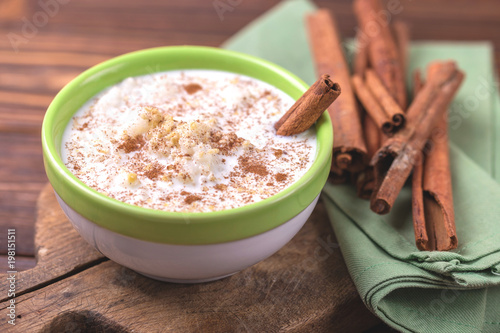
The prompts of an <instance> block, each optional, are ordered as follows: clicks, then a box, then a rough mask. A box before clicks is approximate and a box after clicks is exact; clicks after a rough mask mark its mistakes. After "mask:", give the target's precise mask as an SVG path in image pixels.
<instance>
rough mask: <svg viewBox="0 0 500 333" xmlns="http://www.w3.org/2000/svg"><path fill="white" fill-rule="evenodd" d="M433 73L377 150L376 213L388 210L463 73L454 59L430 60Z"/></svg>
mask: <svg viewBox="0 0 500 333" xmlns="http://www.w3.org/2000/svg"><path fill="white" fill-rule="evenodd" d="M431 66H435V68H436V69H435V71H434V73H435V74H434V75H432V76H431V77H429V79H428V80H427V82H426V83H425V85H424V86H423V88H422V90H421V91H420V92H419V93H418V94H417V96H416V98H415V99H414V101H413V102H412V104H411V105H410V107H409V109H408V114H407V115H408V117H407V119H408V126H406V128H404V129H403V130H401V131H400V132H398V133H396V134H395V135H394V137H392V138H390V139H388V140H387V141H386V142H385V143H384V145H383V146H382V147H381V148H380V149H379V150H378V151H377V153H376V154H375V156H374V157H373V159H372V161H371V164H372V165H373V166H374V171H375V181H376V187H375V190H374V192H373V195H372V198H371V203H370V207H371V209H372V210H373V211H374V212H376V213H378V214H386V213H388V212H389V211H390V210H391V208H392V205H393V204H394V201H395V200H396V197H397V196H398V194H399V192H400V191H401V188H402V187H403V185H404V183H405V181H406V179H407V178H408V176H409V175H410V172H411V170H412V168H413V165H414V164H415V163H416V162H417V161H418V159H419V158H421V151H422V149H423V147H424V145H425V142H426V141H427V139H428V137H429V135H430V134H431V131H432V129H434V128H435V127H436V125H437V122H438V121H439V119H440V117H442V116H443V115H444V112H446V109H447V108H448V105H449V104H450V102H451V100H452V99H453V96H454V95H455V93H456V91H457V90H458V88H459V86H460V84H461V83H462V80H463V77H464V74H463V73H462V72H461V71H459V70H458V69H457V67H456V64H455V63H454V62H445V63H434V64H432V65H431Z"/></svg>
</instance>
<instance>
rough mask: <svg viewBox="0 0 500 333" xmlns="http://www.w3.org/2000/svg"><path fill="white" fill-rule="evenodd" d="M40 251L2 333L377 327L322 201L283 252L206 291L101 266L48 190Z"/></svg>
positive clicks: (41, 208)
mask: <svg viewBox="0 0 500 333" xmlns="http://www.w3.org/2000/svg"><path fill="white" fill-rule="evenodd" d="M35 247H36V253H37V260H38V261H37V265H36V267H34V268H33V269H31V270H27V271H23V272H18V273H17V276H16V280H17V286H16V298H15V304H16V315H17V318H16V321H15V323H16V325H15V326H12V325H10V324H8V323H7V320H5V318H4V319H3V320H2V321H1V323H0V331H1V332H10V331H12V332H73V333H76V332H148V333H149V332H362V331H364V330H366V329H368V328H370V327H372V326H374V325H376V324H378V323H379V322H380V321H379V320H378V319H377V318H376V317H374V316H373V315H372V314H371V313H370V312H369V311H368V310H367V309H366V308H365V306H364V305H363V303H362V302H361V299H360V298H359V296H358V294H357V292H356V290H355V288H354V285H353V283H352V281H351V279H350V277H349V274H348V272H347V268H346V266H345V264H344V262H343V259H342V255H341V253H340V249H339V248H338V245H337V244H336V240H335V237H334V235H333V234H332V231H331V228H330V225H329V223H328V217H327V215H326V212H325V209H324V207H323V204H322V202H321V201H320V202H319V204H318V206H317V207H316V209H315V210H314V212H313V214H312V216H311V217H310V218H309V220H308V221H307V223H306V224H305V226H304V227H303V228H302V229H301V230H300V232H299V233H298V234H297V235H296V236H295V237H294V239H293V240H292V241H290V242H289V243H288V244H287V245H286V246H285V247H284V248H282V249H281V250H280V251H279V252H277V253H276V254H274V255H273V256H271V257H270V258H268V259H266V260H264V261H262V262H261V263H259V264H257V265H255V266H253V267H250V268H247V269H245V270H243V271H241V272H239V273H237V274H235V275H233V276H231V277H228V278H225V279H222V280H219V281H215V282H209V283H202V284H192V285H189V284H171V283H165V282H159V281H155V280H152V279H149V278H146V277H144V276H142V275H140V274H137V273H135V272H133V271H132V270H129V269H127V268H125V267H123V266H120V265H118V264H116V263H114V262H112V261H110V260H108V259H107V258H105V257H103V256H102V255H101V254H100V253H98V252H96V251H94V250H93V249H92V248H91V247H90V246H89V245H87V243H86V242H85V241H84V240H83V238H81V237H80V236H79V235H78V233H77V232H76V231H75V230H74V229H73V227H72V226H71V224H70V222H69V221H68V220H67V218H66V216H65V215H64V213H63V212H62V210H61V209H60V208H59V205H58V203H57V201H56V198H55V196H54V194H53V191H52V187H51V186H50V185H47V186H46V187H45V188H44V190H43V191H42V193H41V194H40V197H39V199H38V219H37V222H36V235H35ZM0 279H1V280H2V281H6V280H5V279H6V275H5V274H0ZM1 288H2V290H1V291H0V295H1V296H0V297H1V298H2V299H1V300H0V301H1V308H2V311H6V307H7V306H8V305H9V303H8V302H9V299H8V298H7V289H8V287H7V284H5V283H2V284H1Z"/></svg>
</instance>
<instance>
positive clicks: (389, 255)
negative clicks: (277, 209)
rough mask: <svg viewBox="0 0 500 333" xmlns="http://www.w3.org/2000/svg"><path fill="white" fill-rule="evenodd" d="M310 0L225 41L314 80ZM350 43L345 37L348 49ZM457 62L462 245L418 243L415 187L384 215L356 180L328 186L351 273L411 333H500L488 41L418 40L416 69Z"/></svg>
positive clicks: (367, 298)
mask: <svg viewBox="0 0 500 333" xmlns="http://www.w3.org/2000/svg"><path fill="white" fill-rule="evenodd" d="M314 9H315V6H314V5H313V4H312V3H310V2H308V1H305V0H291V1H285V2H282V3H281V4H279V5H278V6H277V7H275V8H274V9H272V10H271V11H270V12H268V13H266V14H265V15H264V16H262V17H261V18H259V19H257V20H256V21H255V22H253V23H252V24H250V25H249V26H248V27H246V28H245V29H243V30H242V31H241V32H240V33H238V34H236V35H235V36H234V37H233V38H232V39H230V40H229V41H228V42H227V43H226V44H225V45H224V46H225V47H226V48H229V49H233V50H237V51H241V52H245V53H249V54H254V55H256V56H259V57H262V58H265V59H268V60H270V61H273V62H275V63H277V64H280V65H281V66H283V67H285V68H287V69H289V70H290V71H292V72H294V73H295V74H297V75H298V76H300V77H301V78H302V79H303V80H304V81H306V82H307V83H309V84H311V83H313V82H314V80H315V73H314V67H313V62H312V59H311V54H310V51H309V45H308V41H307V37H306V30H305V26H304V15H305V14H306V13H307V12H309V11H312V10H314ZM351 45H352V41H346V43H345V46H346V51H347V54H348V56H350V52H349V50H350V49H351V47H350V46H351ZM435 59H455V60H456V61H457V62H458V65H459V67H460V68H462V69H463V70H464V71H465V72H466V75H467V77H466V81H465V82H464V84H463V86H462V88H461V89H460V92H459V93H458V95H457V97H456V98H455V100H454V102H453V105H452V107H451V113H450V118H449V119H450V123H449V128H450V129H449V132H450V138H451V141H452V142H453V143H452V144H451V148H450V149H451V151H450V154H451V165H452V170H451V172H452V180H453V196H454V203H455V217H456V227H457V235H458V239H459V247H458V248H457V249H456V250H454V251H450V252H422V251H418V250H417V248H416V246H415V241H414V234H413V224H412V217H411V189H410V188H409V187H405V188H404V189H403V191H402V192H401V194H400V196H399V198H398V200H397V201H396V204H395V206H394V208H393V210H392V212H391V213H390V214H388V215H386V216H378V215H376V214H374V213H372V212H371V211H370V209H369V203H368V202H367V201H365V200H361V199H358V198H357V197H356V194H355V191H354V189H353V188H352V187H351V186H347V185H345V186H344V185H342V186H332V185H329V184H327V185H326V186H325V188H324V191H323V195H322V198H323V201H324V203H325V205H326V207H327V210H328V213H329V216H330V220H331V224H332V227H333V229H334V231H335V234H336V236H337V239H338V242H339V244H340V247H341V250H342V254H343V256H344V258H345V261H346V264H347V267H348V269H349V272H350V274H351V277H352V279H353V281H354V283H355V285H356V288H357V289H358V291H359V293H360V295H361V298H362V299H363V301H364V302H365V304H366V306H367V307H368V308H369V309H370V310H371V311H373V312H374V313H375V314H376V315H377V316H379V317H380V318H381V319H382V320H383V321H385V322H386V323H387V324H389V325H390V326H392V327H394V328H396V329H398V330H400V331H404V332H500V221H499V220H500V205H499V203H500V185H499V184H498V181H500V154H499V151H498V149H499V148H500V134H497V133H499V131H500V114H499V112H500V98H499V96H498V93H497V91H498V85H496V84H495V81H494V73H495V71H494V68H493V60H492V47H491V45H490V44H489V43H486V42H483V43H477V42H475V43H467V42H463V43H452V42H439V43H430V42H429V43H427V42H420V43H414V44H412V47H411V52H410V68H409V70H410V71H412V70H413V69H414V68H417V67H418V68H425V66H426V65H427V63H428V62H429V61H431V60H435Z"/></svg>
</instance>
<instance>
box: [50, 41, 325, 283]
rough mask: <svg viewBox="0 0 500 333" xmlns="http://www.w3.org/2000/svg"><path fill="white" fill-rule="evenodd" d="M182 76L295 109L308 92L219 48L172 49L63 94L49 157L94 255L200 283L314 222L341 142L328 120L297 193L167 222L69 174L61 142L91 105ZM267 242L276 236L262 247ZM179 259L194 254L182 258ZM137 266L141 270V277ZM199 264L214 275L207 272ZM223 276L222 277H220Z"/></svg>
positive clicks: (63, 198) (266, 65)
mask: <svg viewBox="0 0 500 333" xmlns="http://www.w3.org/2000/svg"><path fill="white" fill-rule="evenodd" d="M180 69H211V70H221V71H226V72H232V73H238V74H242V75H246V76H250V77H254V78H256V79H259V80H261V81H264V82H267V83H269V84H271V85H273V86H275V87H277V88H278V89H280V90H282V91H284V92H285V93H287V94H288V95H290V96H291V97H292V98H294V99H298V98H299V97H300V96H301V95H302V94H303V92H304V91H305V90H306V89H307V88H308V87H307V85H306V84H305V83H304V82H302V81H301V80H300V79H299V78H297V77H296V76H295V75H293V74H291V73H290V72H288V71H286V70H284V69H282V68H281V67H279V66H277V65H275V64H273V63H270V62H267V61H265V60H262V59H259V58H256V57H252V56H249V55H246V54H242V53H238V52H234V51H228V50H223V49H218V48H210V47H198V46H173V47H162V48H154V49H147V50H142V51H137V52H133V53H129V54H125V55H122V56H119V57H117V58H113V59H111V60H108V61H106V62H104V63H101V64H99V65H97V66H95V67H92V68H91V69H89V70H87V71H85V72H84V73H82V74H81V75H79V76H78V77H77V78H76V79H74V80H73V81H72V82H70V83H69V84H68V85H67V86H66V87H64V88H63V89H62V90H61V91H60V92H59V94H58V95H57V96H56V97H55V99H54V100H53V102H52V103H51V105H50V106H49V108H48V110H47V113H46V115H45V118H44V122H43V126H42V145H43V156H44V164H45V170H46V172H47V176H48V178H49V181H50V183H51V184H52V186H53V188H54V190H55V192H56V194H57V197H58V200H59V203H60V204H61V207H62V208H63V210H64V211H65V213H66V214H67V215H68V217H69V219H70V221H71V222H72V223H73V225H74V226H75V228H76V229H77V230H78V231H79V232H80V234H81V235H82V236H83V237H84V238H85V239H86V240H87V241H89V242H90V243H91V244H92V245H93V246H94V247H95V248H96V249H98V250H99V251H101V252H102V253H103V254H104V255H106V256H108V257H109V258H110V259H112V260H114V261H117V262H118V263H121V264H123V265H125V266H127V267H129V268H132V269H135V270H136V271H139V272H141V273H143V274H146V275H150V276H153V277H156V278H160V279H167V280H179V281H187V280H189V281H200V280H207V279H213V278H218V277H221V276H225V275H227V274H231V273H234V272H236V271H238V270H240V269H242V268H244V267H247V266H249V265H252V264H254V263H256V262H258V261H260V260H262V259H263V258H265V257H267V256H269V255H271V254H272V253H274V252H275V251H277V250H278V249H279V248H281V247H282V246H283V245H284V244H285V243H286V242H288V241H289V240H290V239H291V238H292V237H293V235H295V233H296V232H297V231H298V230H299V229H300V227H301V226H302V225H303V223H305V221H306V220H307V218H308V217H309V215H310V213H311V212H312V208H313V207H314V205H315V201H316V200H317V197H318V195H319V193H320V191H321V189H322V188H323V185H324V184H325V181H326V179H327V177H328V172H329V170H330V160H331V151H332V144H333V132H332V126H331V122H330V119H329V117H328V115H327V113H324V114H323V116H322V117H321V118H320V119H319V120H318V121H317V123H316V132H317V152H316V156H315V160H314V162H313V164H312V166H311V168H310V169H309V170H308V171H307V172H306V174H305V175H304V176H303V177H301V178H300V179H299V180H298V181H297V182H296V183H294V184H293V185H292V186H290V187H288V188H287V189H285V190H284V191H282V192H280V193H278V194H277V195H274V196H272V197H270V198H268V199H265V200H262V201H260V202H257V203H253V204H250V205H247V206H244V207H240V208H235V209H230V210H224V211H217V212H210V213H177V212H165V211H159V210H152V209H147V208H141V207H137V206H133V205H129V204H126V203H123V202H120V201H117V200H115V199H111V198H109V197H107V196H105V195H104V194H101V193H98V192H97V191H95V190H93V189H91V188H90V187H88V186H86V185H85V184H83V183H82V182H81V181H80V180H78V179H77V178H76V177H75V176H74V175H73V174H72V173H71V172H70V171H69V170H68V169H67V168H66V167H65V166H64V164H63V162H62V159H61V141H62V135H63V133H64V130H65V128H66V126H67V125H68V123H69V121H70V119H71V118H72V116H73V115H74V114H75V113H76V112H77V111H78V109H80V107H81V106H83V104H85V103H86V102H87V101H88V100H90V99H91V98H92V97H94V96H95V95H96V94H97V93H99V92H101V91H102V90H104V89H106V88H108V87H110V86H112V85H115V84H117V83H119V82H121V81H122V80H124V79H125V78H127V77H131V76H139V75H146V74H152V73H154V72H163V71H169V70H180ZM299 220H300V221H299ZM292 222H293V223H292ZM273 231H274V232H273ZM278 231H279V232H278ZM293 231H294V232H293ZM276 233H279V235H275V234H276ZM266 235H268V236H269V235H274V236H273V238H272V239H269V240H268V241H267V243H265V244H264V243H263V242H264V239H267V237H268V236H267V237H266ZM284 236H286V237H284ZM252 239H253V240H254V242H250V243H252V244H253V243H255V244H258V245H257V247H258V248H257V249H253V248H252V244H250V243H248V242H249V241H250V240H252ZM242 242H243V243H242ZM241 243H242V244H241ZM268 243H269V244H268ZM266 244H267V245H266ZM264 245H265V246H264ZM221 246H222V247H221ZM228 246H229V248H228ZM241 246H244V247H243V248H242V250H244V251H243V252H245V253H243V254H242V253H241V251H237V250H236V249H238V248H240V247H241ZM222 248H224V251H225V252H226V253H225V254H224V255H223V256H222V257H221V256H220V255H217V254H216V253H219V254H220V252H221V249H222ZM181 249H184V250H189V251H188V252H189V253H191V252H190V251H194V252H193V253H191V254H186V253H184V254H183V251H184V250H181ZM196 249H198V250H196ZM209 249H213V250H214V251H215V252H211V251H210V250H209ZM152 251H153V252H152ZM227 251H229V252H232V253H233V254H234V255H233V257H234V258H233V259H231V258H227V256H228V253H227ZM271 251H272V252H271ZM250 252H252V253H250ZM202 253H205V255H202ZM242 256H243V257H245V256H248V258H247V259H244V258H243V257H242ZM153 257H154V258H153ZM148 258H149V259H148ZM189 258H192V259H193V260H194V261H193V262H191V261H190V260H189ZM200 258H203V260H201V259H200ZM210 258H212V259H210ZM131 262H140V263H142V264H140V267H137V266H134V265H133V264H131ZM231 262H234V264H231ZM183 263H184V264H183ZM200 264H203V265H204V266H207V268H209V267H211V269H208V271H207V269H203V268H202V267H200V266H199V265H200ZM151 265H153V266H157V267H150V266H151ZM167 266H168V267H170V268H168V267H167ZM181 266H182V267H184V266H185V268H182V267H181ZM172 267H173V268H172ZM218 267H220V269H216V268H218ZM153 268H154V269H153ZM167 268H168V269H167ZM174 268H175V269H174ZM173 271H176V272H178V274H173V273H172V272H173ZM182 272H184V273H182ZM203 272H205V273H203Z"/></svg>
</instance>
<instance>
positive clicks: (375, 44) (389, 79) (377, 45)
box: [353, 0, 406, 108]
mask: <svg viewBox="0 0 500 333" xmlns="http://www.w3.org/2000/svg"><path fill="white" fill-rule="evenodd" d="M353 7H354V12H355V14H356V17H357V19H358V22H359V24H360V27H361V33H362V34H363V35H364V36H367V37H368V38H369V45H368V59H369V62H370V64H371V65H372V67H373V69H374V70H375V72H376V73H377V74H378V76H379V77H380V79H381V81H382V83H383V84H384V86H385V87H386V89H387V90H388V91H389V93H390V94H391V96H392V97H393V98H394V100H395V101H396V102H397V103H398V104H399V106H400V107H401V108H405V107H406V88H405V81H404V74H403V71H402V68H401V61H400V55H399V50H398V47H397V45H396V42H395V40H394V36H393V34H392V32H391V30H390V26H389V22H387V21H385V20H383V19H381V18H380V15H379V14H380V13H383V12H384V7H383V6H382V2H381V1H380V0H355V1H354V3H353ZM375 28H376V29H375ZM374 31H376V33H374Z"/></svg>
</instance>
